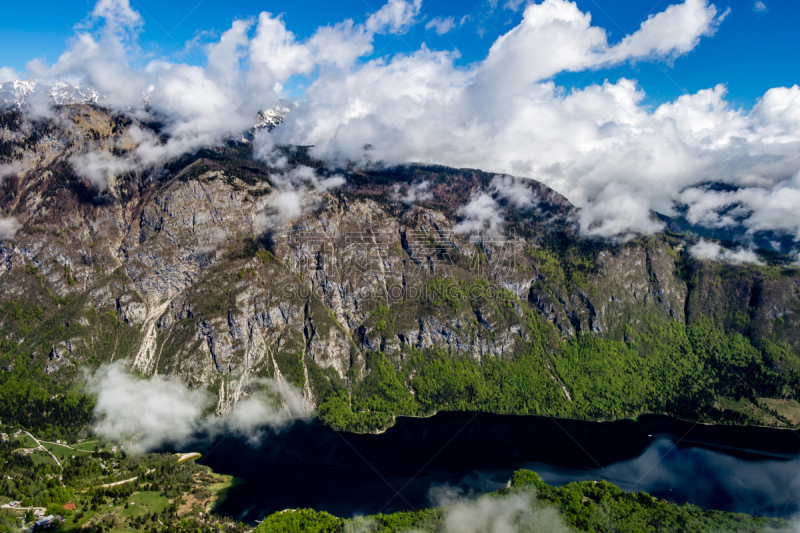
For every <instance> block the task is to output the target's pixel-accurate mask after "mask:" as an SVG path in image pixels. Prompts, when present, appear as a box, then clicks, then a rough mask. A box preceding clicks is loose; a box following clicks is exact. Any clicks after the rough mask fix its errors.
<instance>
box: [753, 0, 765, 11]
mask: <svg viewBox="0 0 800 533" xmlns="http://www.w3.org/2000/svg"><path fill="white" fill-rule="evenodd" d="M753 11H755V12H756V13H766V12H767V11H768V9H767V4H765V3H764V2H762V1H761V0H759V1H758V2H756V3H755V4H753Z"/></svg>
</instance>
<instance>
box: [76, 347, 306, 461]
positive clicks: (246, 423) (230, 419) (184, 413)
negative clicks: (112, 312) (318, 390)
mask: <svg viewBox="0 0 800 533" xmlns="http://www.w3.org/2000/svg"><path fill="white" fill-rule="evenodd" d="M88 383H89V386H88V388H89V391H90V392H91V393H92V394H95V395H96V396H97V404H96V406H95V416H96V418H97V422H96V426H95V430H96V431H97V432H98V433H99V434H101V435H103V436H104V437H107V438H109V439H114V440H118V441H119V440H127V439H132V441H133V442H134V447H135V448H136V449H137V450H139V451H147V450H152V449H157V448H159V447H161V446H164V445H168V444H173V445H180V444H182V443H185V442H187V441H188V440H189V439H190V438H191V437H192V436H193V435H196V434H200V433H205V434H211V435H214V434H221V433H233V434H235V435H238V436H241V437H244V438H247V439H248V440H250V441H251V442H252V443H256V442H258V441H260V440H261V439H262V438H263V436H264V434H265V432H266V431H268V430H279V429H281V428H283V427H284V426H286V425H287V424H290V423H291V422H292V421H295V420H297V419H300V418H305V417H308V416H309V415H310V413H311V412H312V407H311V406H310V405H309V404H308V402H306V401H305V399H304V398H303V395H302V393H301V392H300V391H299V390H298V389H297V388H296V387H294V386H293V385H291V384H289V383H286V382H285V381H283V380H273V379H264V378H258V379H252V380H250V381H249V382H248V384H247V385H248V388H250V389H251V390H252V389H255V390H253V392H252V393H251V394H250V395H248V396H247V397H245V398H243V399H242V400H241V401H239V402H237V403H236V404H235V405H234V408H233V410H232V412H231V413H230V414H228V415H226V416H208V417H204V414H206V413H207V411H208V410H209V409H210V408H211V407H213V405H214V404H215V403H216V400H217V399H216V398H215V397H214V396H212V395H211V394H210V393H209V392H208V391H206V390H205V389H193V388H189V387H187V386H186V385H184V384H183V383H181V382H180V381H179V380H178V379H173V378H168V377H164V376H159V375H156V376H153V377H151V378H143V377H140V376H136V375H133V374H131V373H129V372H128V371H127V369H126V368H125V366H124V365H123V364H122V363H114V364H110V365H105V366H102V367H101V368H100V369H98V370H97V371H96V372H95V373H94V374H93V375H92V376H91V377H90V378H89V380H88Z"/></svg>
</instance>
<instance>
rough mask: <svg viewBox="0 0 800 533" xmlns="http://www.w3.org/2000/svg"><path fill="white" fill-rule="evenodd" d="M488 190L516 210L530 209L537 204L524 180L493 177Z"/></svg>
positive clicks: (537, 201) (511, 177)
mask: <svg viewBox="0 0 800 533" xmlns="http://www.w3.org/2000/svg"><path fill="white" fill-rule="evenodd" d="M490 189H491V190H492V191H493V192H495V193H496V194H497V195H498V196H500V197H501V198H505V199H506V200H507V201H508V203H509V204H511V205H513V206H514V207H516V208H517V209H531V208H533V207H536V206H537V205H538V204H539V199H538V198H537V197H536V195H535V194H534V192H533V191H532V190H531V188H530V186H529V185H528V184H527V183H526V180H525V179H520V178H515V177H513V176H499V175H498V176H495V177H494V178H493V179H492V184H491V186H490Z"/></svg>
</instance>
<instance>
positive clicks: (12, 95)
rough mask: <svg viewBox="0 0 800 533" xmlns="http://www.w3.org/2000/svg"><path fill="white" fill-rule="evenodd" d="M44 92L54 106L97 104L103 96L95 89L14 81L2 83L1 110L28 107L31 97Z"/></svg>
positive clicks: (61, 84) (0, 86) (0, 93)
mask: <svg viewBox="0 0 800 533" xmlns="http://www.w3.org/2000/svg"><path fill="white" fill-rule="evenodd" d="M39 91H44V94H46V95H47V97H48V98H49V99H50V102H51V103H52V104H53V105H67V104H89V103H92V104H96V103H97V102H98V101H99V100H100V99H101V95H100V93H98V92H97V91H95V90H94V89H91V88H89V87H83V86H80V85H71V84H69V83H64V82H56V83H53V84H52V85H44V84H42V83H40V82H38V81H36V80H14V81H9V82H6V83H0V109H8V108H12V109H20V108H23V107H28V100H29V99H30V98H31V95H33V94H35V93H37V92H39Z"/></svg>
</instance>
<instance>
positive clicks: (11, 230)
mask: <svg viewBox="0 0 800 533" xmlns="http://www.w3.org/2000/svg"><path fill="white" fill-rule="evenodd" d="M20 227H22V226H21V224H20V223H19V222H18V221H17V219H16V218H15V217H8V218H0V241H10V240H13V239H14V237H15V236H16V235H17V231H19V228H20Z"/></svg>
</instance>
